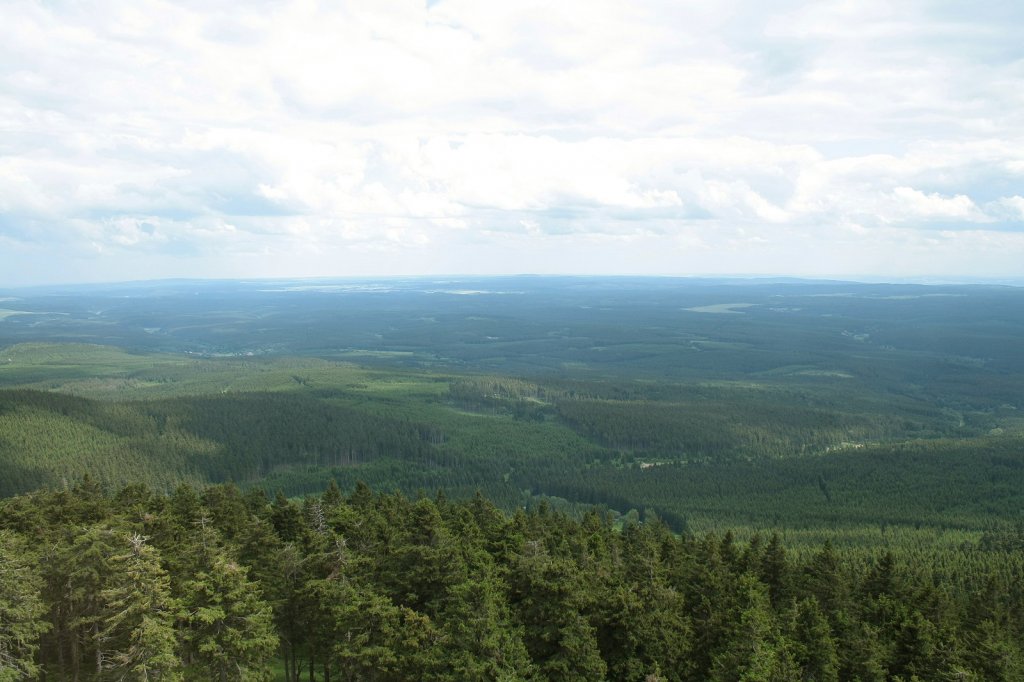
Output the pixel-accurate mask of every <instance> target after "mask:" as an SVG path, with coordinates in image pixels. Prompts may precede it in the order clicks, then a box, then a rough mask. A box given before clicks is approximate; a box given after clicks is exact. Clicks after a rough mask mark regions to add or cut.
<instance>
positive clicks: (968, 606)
mask: <svg viewBox="0 0 1024 682" xmlns="http://www.w3.org/2000/svg"><path fill="white" fill-rule="evenodd" d="M444 286H445V287H456V285H455V284H451V283H449V284H445V285H444ZM268 287H269V289H268ZM488 288H490V289H488ZM11 293H12V295H11V296H5V298H6V302H5V304H4V305H5V306H8V308H6V309H5V310H4V311H2V312H3V317H2V318H0V681H3V680H21V679H41V680H53V681H58V680H59V681H64V680H69V681H70V680H75V681H79V680H134V679H148V680H174V679H181V680H204V679H209V680H217V681H218V682H219V681H221V680H260V679H266V680H274V681H275V682H276V681H281V680H283V681H286V682H298V680H300V679H301V680H311V681H312V680H322V681H324V682H328V681H329V680H331V679H333V680H407V679H424V680H434V679H437V680H441V679H445V680H452V681H454V680H488V679H493V680H520V679H522V680H563V679H578V680H644V681H645V682H646V681H654V680H780V681H781V680H851V681H852V680H861V681H865V682H866V681H867V680H902V681H903V682H909V681H910V680H915V679H916V680H922V681H924V680H972V679H973V680H1019V679H1024V658H1022V656H1024V653H1022V650H1021V642H1022V641H1024V608H1022V606H1024V590H1022V589H1021V584H1022V578H1024V575H1022V573H1024V515H1022V514H1024V512H1022V510H1024V419H1022V418H1021V417H1020V416H1018V415H1019V411H1020V410H1021V409H1024V403H1022V402H1021V396H1022V395H1024V393H1022V392H1021V387H1022V386H1024V353H1022V352H1021V350H1020V345H1019V339H1020V338H1024V295H1022V294H1021V293H1020V291H1019V290H1017V289H1013V288H1005V287H913V286H896V285H852V284H849V283H796V282H777V283H742V282H741V283H737V282H710V281H709V282H679V281H674V280H632V279H623V280H597V279H594V280H592V279H579V280H576V279H570V280H558V281H548V280H543V279H541V280H535V279H531V278H510V279H509V280H507V281H504V280H488V281H486V282H477V283H465V284H463V285H459V286H458V287H457V288H451V289H447V288H445V289H437V288H435V287H434V286H433V285H431V286H425V283H423V282H419V281H416V282H392V283H390V284H389V285H388V286H387V287H380V288H378V287H371V286H367V285H362V284H360V285H348V284H344V285H324V286H323V287H313V289H312V290H310V289H309V287H307V286H305V285H303V286H300V287H291V286H289V285H287V283H281V284H280V285H279V286H270V285H269V284H266V283H264V284H246V283H154V284H147V285H122V286H112V287H109V288H103V287H98V288H94V289H90V288H85V289H83V290H82V291H75V292H68V291H58V290H39V291H17V292H11ZM736 301H744V302H745V303H744V304H743V306H742V307H741V308H739V309H737V308H736V304H735V302H736ZM737 310H738V311H739V312H737ZM309 330H314V333H309Z"/></svg>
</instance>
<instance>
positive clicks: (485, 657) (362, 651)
mask: <svg viewBox="0 0 1024 682" xmlns="http://www.w3.org/2000/svg"><path fill="white" fill-rule="evenodd" d="M0 520H2V522H0V615H2V617H3V621H2V622H3V623H4V627H3V629H2V630H0V679H5V680H17V679H41V680H71V679H74V680H126V679H130V680H143V679H146V680H211V681H224V680H272V679H277V680H287V681H288V682H299V680H311V681H312V680H323V681H324V682H327V681H329V680H335V681H337V680H410V679H418V680H452V681H455V680H603V679H608V680H638V681H640V680H642V681H645V682H653V681H655V680H666V681H668V680H673V681H675V680H862V681H865V682H867V681H869V680H879V681H881V680H905V681H909V680H944V679H960V680H969V679H984V680H1018V679H1021V676H1024V651H1022V649H1021V642H1022V641H1024V596H1022V592H1021V590H1020V588H1019V585H1020V583H1021V580H1024V527H1018V528H1016V529H1013V530H1012V531H1009V532H1005V533H1000V532H987V533H985V534H983V535H982V536H981V538H980V539H979V540H978V541H977V542H973V543H965V544H964V545H963V546H962V547H960V548H957V549H955V550H948V551H945V552H943V553H942V554H941V555H934V554H933V555H932V558H933V559H935V558H940V559H941V560H940V561H934V560H932V561H928V562H922V561H919V560H914V559H908V558H906V557H903V558H901V557H898V556H896V555H894V554H893V553H892V552H888V551H886V552H879V553H875V554H870V553H863V552H859V553H858V552H850V551H849V550H842V549H839V548H837V547H835V546H833V545H832V544H831V543H829V542H825V543H823V544H822V545H820V546H819V547H817V548H816V549H813V550H811V549H808V548H804V551H801V552H798V553H793V552H790V551H788V550H787V548H786V545H785V543H784V542H783V541H782V540H781V539H780V537H779V536H778V535H777V534H771V535H768V536H764V535H759V534H758V535H754V536H752V537H750V538H749V540H747V541H746V542H739V541H737V540H736V538H735V537H734V536H733V535H732V534H731V533H725V534H723V535H718V534H715V533H705V534H702V535H700V536H695V535H693V534H688V533H684V534H677V533H674V532H673V531H672V530H671V529H670V528H669V527H668V526H667V525H665V524H664V523H663V522H661V521H660V520H659V519H658V518H657V517H656V516H655V515H653V514H650V515H647V516H645V518H643V519H630V520H628V521H627V522H626V523H624V524H623V525H621V526H616V524H614V523H613V520H612V517H611V516H610V515H609V514H607V513H601V512H600V511H599V510H596V509H591V510H590V511H588V512H586V513H585V514H583V515H582V516H581V517H580V518H579V519H573V518H571V517H569V516H568V515H566V514H562V513H558V512H556V511H554V510H552V509H551V508H550V507H549V506H548V505H547V504H544V503H541V504H539V505H537V506H536V507H535V508H533V509H530V510H522V509H520V510H518V511H516V512H515V513H514V514H512V515H507V514H504V513H502V512H501V511H500V510H499V509H498V508H497V507H495V506H494V504H493V503H491V502H490V501H488V500H487V499H486V498H484V497H483V496H481V495H476V496H474V497H472V498H470V499H467V500H462V501H453V500H449V499H448V498H447V496H445V495H444V494H443V493H442V492H438V493H437V494H436V495H435V496H433V497H419V498H416V499H413V498H409V497H406V496H404V495H402V494H400V493H395V494H385V495H382V494H375V493H373V492H372V491H371V490H370V489H369V488H368V487H367V486H365V485H362V484H359V485H357V486H356V487H355V488H354V489H353V491H352V492H351V494H349V495H344V494H342V493H341V491H339V489H338V488H337V486H334V485H330V486H329V487H328V488H327V489H326V490H325V491H324V492H323V493H321V494H319V495H308V496H306V497H304V498H303V499H302V501H301V502H297V501H293V500H289V499H288V498H286V497H284V496H283V495H280V494H278V495H277V496H276V497H274V499H273V500H271V499H270V498H268V496H267V495H266V494H265V493H263V491H262V490H261V489H259V488H253V489H252V490H250V491H248V492H243V491H241V490H240V489H239V488H238V487H237V486H234V485H230V484H228V485H218V486H212V487H206V488H203V489H201V490H197V489H196V488H193V487H191V486H188V485H184V484H182V485H180V486H179V487H177V488H176V489H175V490H174V491H173V492H172V493H170V494H161V493H155V492H153V491H152V490H151V489H149V488H147V487H146V486H142V485H133V486H128V487H125V488H122V489H120V490H118V491H116V492H114V493H112V494H105V493H104V492H103V491H102V490H101V489H100V487H99V486H98V485H97V484H96V483H95V481H93V480H91V479H89V478H86V479H83V480H82V481H81V482H79V483H77V484H75V485H74V486H72V487H70V488H69V489H67V490H62V491H56V492H37V493H32V494H28V495H22V496H17V497H14V498H9V499H7V500H4V501H3V502H2V503H0ZM918 559H919V557H918Z"/></svg>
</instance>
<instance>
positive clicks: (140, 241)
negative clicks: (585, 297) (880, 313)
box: [0, 0, 1024, 283]
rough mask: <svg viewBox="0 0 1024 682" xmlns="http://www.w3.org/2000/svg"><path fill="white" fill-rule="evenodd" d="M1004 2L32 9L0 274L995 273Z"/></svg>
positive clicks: (7, 81) (1016, 129)
mask: <svg viewBox="0 0 1024 682" xmlns="http://www.w3.org/2000/svg"><path fill="white" fill-rule="evenodd" d="M1001 7H1002V6H1001V5H1000V6H999V7H996V6H995V5H993V6H992V7H988V6H982V7H977V8H974V9H973V10H972V12H970V13H966V14H964V13H958V12H956V11H955V9H954V8H950V7H945V6H942V7H940V6H932V5H929V4H922V3H904V4H896V5H893V4H892V3H884V2H881V1H877V2H876V1H874V0H872V1H870V2H856V3H853V2H848V1H846V0H826V1H824V2H814V3H811V2H789V1H787V2H781V3H776V4H773V5H772V6H765V5H763V4H760V3H753V2H749V1H748V0H733V1H731V2H724V3H701V2H669V1H668V0H641V1H639V2H633V3H621V2H612V1H611V0H596V1H591V2H586V3H584V2H582V0H576V1H572V2H567V3H559V4H557V5H552V4H551V3H541V2H539V0H515V1H513V2H508V3H499V4H493V3H490V4H481V3H477V2H471V1H470V0H441V1H440V2H437V3H433V4H432V6H430V7H428V6H427V5H426V4H425V3H423V2H422V0H415V1H414V0H383V1H381V0H378V1H375V2H369V1H358V2H353V3H345V4H342V5H335V4H331V3H323V2H316V1H315V0H295V1H293V2H283V3H247V4H245V5H244V6H239V5H238V4H237V3H227V2H221V1H216V2H204V3H198V2H168V1H161V0H136V1H135V2H127V1H125V0H110V1H103V0H92V1H91V2H85V3H71V4H64V3H53V4H41V3H36V2H30V1H29V0H12V1H11V2H9V3H7V4H6V5H5V8H4V21H3V22H0V238H2V239H4V240H5V243H6V244H8V245H10V244H20V245H21V246H19V247H18V248H17V249H15V248H13V247H11V248H7V249H4V250H3V252H0V272H8V273H14V272H24V271H26V269H25V268H22V267H20V266H19V267H18V268H15V267H14V265H13V263H11V262H10V259H12V258H15V257H17V258H19V259H22V260H23V259H24V258H26V257H27V256H26V255H25V254H26V253H35V254H37V255H36V256H35V258H37V261H36V262H35V263H34V269H33V270H32V273H33V274H32V275H31V276H28V277H27V278H26V277H25V276H21V275H19V276H17V277H15V276H14V275H9V276H10V277H11V281H12V282H13V281H20V280H25V279H38V280H42V281H46V280H52V279H55V278H59V277H61V276H62V270H61V268H62V266H61V265H60V263H61V262H68V263H69V262H71V260H73V259H75V258H85V257H86V256H87V255H89V254H94V253H95V252H96V251H97V249H99V250H100V251H102V252H103V253H104V254H107V255H108V256H109V257H110V258H111V259H114V258H115V257H117V258H121V259H123V260H124V262H125V264H124V265H122V266H118V265H117V264H116V263H115V262H114V261H113V260H112V261H110V262H108V263H106V264H104V265H102V266H97V269H96V271H95V272H94V273H93V274H91V275H89V274H88V268H87V267H86V266H82V267H81V268H79V269H77V270H74V272H79V273H82V274H81V276H83V277H88V278H117V277H119V276H120V275H119V274H118V272H119V270H118V268H119V267H120V268H121V270H120V271H122V272H124V273H126V275H125V276H127V273H129V271H131V270H132V268H133V267H135V265H128V264H127V263H128V261H130V260H132V259H133V258H134V259H136V262H138V261H139V259H142V260H146V261H147V262H149V263H150V267H149V268H148V269H149V271H151V272H152V274H158V273H164V274H169V275H173V274H179V273H180V274H189V275H204V274H205V275H212V274H225V273H235V274H244V275H248V276H254V275H259V274H317V275H328V274H337V275H344V274H352V273H355V272H356V271H357V270H358V271H359V274H372V272H378V273H387V272H414V271H435V272H437V271H443V270H445V269H448V270H450V271H468V270H469V269H470V268H469V266H468V265H466V263H468V262H470V261H472V263H473V268H477V269H479V270H481V271H489V270H491V271H505V270H507V269H509V268H511V269H512V271H533V270H545V269H547V268H548V265H549V264H552V263H555V264H558V263H560V264H561V265H562V266H564V267H566V268H572V267H575V266H574V265H573V264H572V263H567V262H566V260H565V259H559V258H557V257H556V256H554V255H551V254H553V253H554V252H555V251H557V250H558V249H566V248H571V247H570V242H573V243H577V244H583V243H584V241H586V244H587V246H586V248H579V249H577V253H579V254H584V255H585V256H586V258H587V259H588V263H590V264H592V267H593V268H594V269H596V270H600V269H601V268H608V269H612V270H622V269H626V270H629V271H631V272H644V271H650V272H680V273H683V272H691V271H702V272H713V271H718V272H739V271H745V272H792V273H794V274H843V273H850V274H856V273H867V272H869V271H871V272H875V271H881V270H885V268H889V269H890V271H891V273H892V274H893V275H899V274H900V272H901V269H904V270H911V269H913V268H914V267H917V266H915V265H914V263H915V262H917V263H919V264H920V266H921V267H944V268H946V267H948V268H952V269H955V270H957V271H958V272H963V273H971V272H973V273H978V274H988V273H991V264H992V254H993V249H992V244H993V243H997V244H998V245H999V249H1003V250H1004V251H1005V250H1006V249H1009V250H1010V253H1011V254H1012V255H1013V256H1015V257H1017V258H1018V262H1022V261H1024V251H1021V250H1020V249H1021V246H1020V240H1016V241H1015V239H1016V237H1017V235H1018V234H1019V232H1020V231H1021V230H1022V229H1024V225H1022V218H1024V207H1022V205H1021V202H1022V201H1024V200H1021V198H1020V196H1019V187H1020V186H1021V183H1022V181H1024V178H1022V175H1024V134H1022V133H1021V131H1022V130H1024V100H1022V97H1024V94H1022V93H1024V73H1022V72H1021V70H1020V64H1021V63H1022V62H1021V59H1022V58H1024V50H1022V49H1021V48H1020V47H1019V41H1018V40H1017V36H1018V35H1019V29H1020V28H1021V25H1022V24H1024V16H1022V13H1015V12H1012V11H1009V10H1007V9H1006V8H1002V9H1001ZM917 230H921V231H920V232H918V231H917ZM946 233H949V235H954V236H949V235H947V234H946ZM943 235H946V236H943ZM573 240H575V241H573ZM972 240H973V241H972ZM953 243H955V244H956V248H955V249H953V250H951V251H949V253H954V252H956V253H959V254H960V255H961V257H962V258H963V259H964V261H963V262H962V263H954V262H950V263H948V264H947V263H946V261H944V260H943V259H942V258H938V257H932V256H931V255H929V253H928V249H933V250H934V251H935V253H939V252H940V251H942V249H944V248H946V246H948V245H949V244H953ZM624 244H629V248H625V247H623V245H624ZM908 244H912V245H913V247H912V248H911V247H908ZM836 245H841V246H839V247H837V246H836ZM972 245H973V247H972ZM441 249H443V250H445V251H446V254H447V255H445V256H444V257H438V256H437V255H436V252H437V251H438V250H441ZM602 249H603V250H602ZM886 249H889V250H890V251H892V250H897V249H898V250H902V251H903V252H904V253H905V258H903V259H901V260H899V261H894V260H891V259H888V258H887V257H882V256H879V255H878V254H880V253H883V252H885V250H886ZM1014 249H1016V250H1014ZM549 250H551V254H548V251H549ZM696 252H700V254H701V255H700V258H699V259H695V260H688V258H689V254H692V253H696ZM809 252H816V253H819V254H822V255H821V257H820V258H817V259H816V260H815V265H814V266H813V268H812V267H811V266H810V265H809V264H808V262H807V261H806V260H805V259H802V258H800V257H799V256H800V254H806V253H809ZM1000 253H1002V252H1000ZM14 254H17V256H15V255H14ZM46 254H49V256H50V257H49V258H47V257H45V256H46ZM367 254H370V255H371V256H372V257H370V256H367ZM545 254H548V255H545ZM827 254H831V255H827ZM428 255H429V257H428ZM357 256H358V257H357ZM459 259H461V260H459ZM914 259H918V260H917V261H915V260H914ZM19 262H20V261H19ZM1010 262H1011V261H1009V260H1008V261H1007V263H1010ZM47 263H52V265H47ZM825 264H827V265H828V267H830V268H832V270H831V272H817V271H816V270H814V269H815V268H819V267H824V266H825ZM584 265H587V264H581V265H580V267H584ZM76 267H77V266H76ZM588 267H591V266H588ZM1007 267H1011V266H1009V265H1008V266H1007ZM366 269H370V270H371V272H366V271H364V270H366ZM1011 269H1012V268H1011ZM812 270H814V271H813V272H812ZM65 271H67V270H65ZM143 272H145V269H143ZM938 274H941V273H938ZM19 278H20V279H19ZM2 282H3V278H2V276H0V283H2Z"/></svg>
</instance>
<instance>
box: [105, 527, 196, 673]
mask: <svg viewBox="0 0 1024 682" xmlns="http://www.w3.org/2000/svg"><path fill="white" fill-rule="evenodd" d="M124 544H125V545H127V547H125V548H124V549H122V550H121V552H119V553H117V554H115V555H114V556H113V557H111V559H110V567H109V571H110V576H109V579H108V581H107V587H106V588H105V589H104V590H103V592H102V599H103V605H104V612H103V620H102V622H103V627H102V630H101V632H100V642H101V643H102V647H103V654H104V669H105V671H107V673H106V674H108V675H109V676H110V677H111V678H112V679H117V680H152V681H153V682H164V681H166V682H173V681H176V680H181V679H183V678H182V675H181V661H180V660H179V658H178V656H177V638H176V636H175V631H174V616H175V605H174V603H173V601H172V600H171V595H170V582H169V580H168V576H167V573H166V572H165V571H164V570H163V569H162V568H161V567H160V560H159V555H158V554H157V552H156V550H155V549H153V547H151V546H149V545H147V544H146V540H145V538H144V537H142V536H141V535H138V534H131V535H128V536H127V537H126V539H125V543H124Z"/></svg>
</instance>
